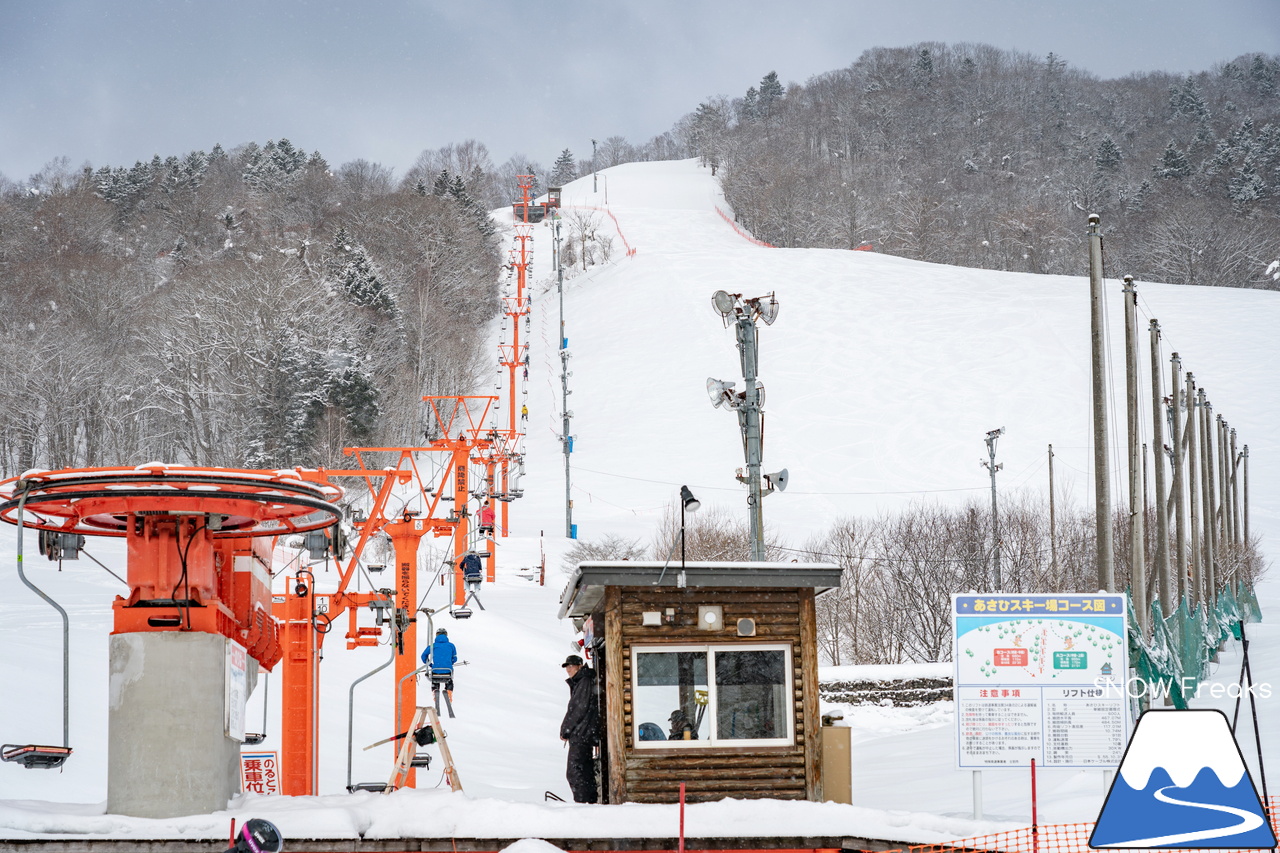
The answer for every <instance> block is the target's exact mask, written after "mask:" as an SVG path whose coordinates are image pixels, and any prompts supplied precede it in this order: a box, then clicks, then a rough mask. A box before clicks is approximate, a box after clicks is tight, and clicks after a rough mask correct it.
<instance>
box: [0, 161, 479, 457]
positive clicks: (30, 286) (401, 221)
mask: <svg viewBox="0 0 1280 853" xmlns="http://www.w3.org/2000/svg"><path fill="white" fill-rule="evenodd" d="M499 272H500V260H499V254H498V246H497V242H496V239H495V237H494V228H493V225H492V223H491V221H490V220H489V217H488V213H487V210H486V209H485V208H484V207H483V206H482V205H480V204H479V203H478V202H476V201H475V200H474V199H473V198H472V197H471V196H470V195H469V194H468V193H467V191H466V190H465V188H464V180H463V179H462V177H461V176H460V175H458V174H456V173H450V172H448V170H447V169H444V168H440V169H436V170H435V174H434V175H433V176H431V179H430V180H429V181H424V180H415V181H414V182H413V183H411V184H409V185H407V186H405V185H401V186H397V185H395V184H393V183H392V181H391V170H390V169H387V168H384V167H381V166H378V165H375V164H370V163H366V162H364V161H356V162H353V163H348V164H346V165H344V166H342V167H340V168H337V169H332V168H330V166H329V164H328V163H326V162H325V160H324V158H323V157H322V156H321V155H320V154H319V153H313V154H310V155H308V154H306V153H305V152H304V151H302V150H300V149H298V148H296V147H294V146H293V145H292V144H291V143H290V142H289V141H288V140H284V139H282V140H279V141H273V142H268V143H266V144H264V145H262V146H259V145H256V144H252V143H251V144H247V145H243V146H241V147H238V148H236V149H234V150H231V151H224V150H223V149H222V148H221V147H219V146H216V145H215V146H214V147H213V148H212V150H210V151H208V152H204V151H193V152H189V153H187V154H185V155H183V156H170V157H167V158H165V159H161V158H160V157H159V156H157V157H155V158H154V159H153V160H151V161H150V162H145V163H137V164H135V165H134V166H132V167H111V166H102V167H100V168H97V169H92V168H89V167H85V168H84V169H81V170H78V171H77V170H73V169H71V168H69V166H68V165H67V164H66V163H65V161H55V162H54V163H52V164H51V165H50V167H48V168H47V169H46V170H45V171H44V172H42V173H41V174H40V175H38V176H36V177H35V178H33V179H32V181H31V182H30V183H29V184H27V185H25V186H23V187H20V188H13V187H11V188H9V190H8V191H6V192H4V193H3V194H0V277H2V278H3V282H4V286H3V288H2V289H0V300H3V303H2V307H0V311H2V319H0V323H2V324H3V334H0V353H2V354H0V395H2V402H0V464H2V465H3V467H4V470H6V471H9V472H20V471H23V470H26V469H28V468H31V467H64V466H92V465H105V464H120V463H122V462H126V461H130V460H148V459H160V460H163V461H167V462H180V463H187V464H197V465H225V466H231V467H245V466H249V467H276V466H292V465H324V466H327V467H346V466H347V465H349V464H350V463H349V462H348V461H345V460H344V457H343V455H342V448H343V447H346V446H351V445H368V444H370V443H373V442H379V441H382V440H386V441H389V442H394V443H395V444H396V445H400V444H403V443H405V442H406V441H409V442H412V441H413V440H414V439H415V438H417V439H421V436H420V435H417V433H418V432H419V428H420V418H421V412H420V408H421V402H420V399H419V398H420V397H421V396H422V395H423V394H432V393H443V394H455V393H469V392H471V391H472V390H473V389H474V388H475V387H476V385H477V383H478V381H479V375H480V374H479V371H481V370H482V369H486V368H487V367H488V364H487V360H486V359H485V358H484V355H487V351H485V348H484V341H483V338H482V329H483V328H484V323H485V322H486V321H487V320H488V319H490V318H491V317H492V316H494V315H495V314H496V312H497V304H498V301H497V287H498V284H497V282H498V279H499Z"/></svg>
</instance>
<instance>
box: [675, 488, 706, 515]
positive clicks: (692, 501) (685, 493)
mask: <svg viewBox="0 0 1280 853" xmlns="http://www.w3.org/2000/svg"><path fill="white" fill-rule="evenodd" d="M680 500H681V501H682V502H683V503H682V506H683V507H684V510H685V512H697V511H698V507H700V506H702V501H700V500H698V499H697V498H695V497H694V496H693V492H691V491H689V487H688V486H681V487H680Z"/></svg>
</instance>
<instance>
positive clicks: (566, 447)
mask: <svg viewBox="0 0 1280 853" xmlns="http://www.w3.org/2000/svg"><path fill="white" fill-rule="evenodd" d="M554 216H555V219H554V222H555V229H554V233H555V243H556V248H555V255H556V273H557V275H556V293H557V294H558V295H559V297H560V342H559V352H560V412H561V420H560V445H561V449H562V450H563V451H564V535H565V538H567V539H577V538H578V537H577V536H576V535H575V533H576V531H575V530H574V526H573V492H572V491H571V478H570V468H569V454H570V453H573V436H572V435H570V434H569V420H570V419H571V418H572V417H573V412H571V411H569V359H570V358H571V357H572V355H571V353H570V352H569V349H568V347H569V338H568V337H567V336H566V335H565V333H564V264H562V263H561V262H560V212H559V211H556V212H555V213H554Z"/></svg>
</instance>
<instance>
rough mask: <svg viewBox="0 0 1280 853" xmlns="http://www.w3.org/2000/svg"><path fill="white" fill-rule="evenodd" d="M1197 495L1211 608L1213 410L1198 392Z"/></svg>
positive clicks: (1214, 584) (1214, 550)
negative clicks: (1201, 499) (1200, 504)
mask: <svg viewBox="0 0 1280 853" xmlns="http://www.w3.org/2000/svg"><path fill="white" fill-rule="evenodd" d="M1199 402H1200V491H1201V493H1202V494H1203V501H1204V504H1203V507H1202V509H1203V510H1204V512H1203V514H1202V517H1201V519H1200V522H1201V524H1203V525H1204V532H1203V534H1202V535H1201V539H1203V540H1204V542H1203V545H1204V600H1205V602H1206V603H1207V604H1208V605H1209V606H1210V607H1212V606H1213V604H1214V602H1215V601H1216V600H1217V597H1218V596H1217V593H1218V587H1217V581H1218V579H1217V573H1216V572H1215V571H1214V564H1213V561H1214V557H1215V556H1216V553H1217V548H1216V547H1215V544H1216V543H1215V542H1214V517H1215V516H1216V515H1217V513H1216V511H1215V504H1216V500H1215V496H1214V494H1213V428H1212V424H1213V407H1212V406H1211V405H1209V398H1208V395H1206V394H1205V391H1204V389H1203V388H1201V389H1200V396H1199Z"/></svg>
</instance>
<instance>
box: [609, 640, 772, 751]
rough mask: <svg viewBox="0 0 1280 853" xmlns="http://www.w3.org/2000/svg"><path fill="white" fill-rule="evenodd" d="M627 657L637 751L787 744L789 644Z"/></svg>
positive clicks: (667, 649) (660, 650)
mask: <svg viewBox="0 0 1280 853" xmlns="http://www.w3.org/2000/svg"><path fill="white" fill-rule="evenodd" d="M632 654H633V666H632V672H634V673H635V676H634V678H635V682H634V684H633V685H632V703H633V708H634V714H633V720H634V726H635V731H634V732H633V738H634V740H633V743H635V745H636V746H637V747H638V748H641V749H645V748H649V749H652V748H669V747H672V746H678V747H706V746H786V745H790V744H791V743H792V741H793V737H792V734H793V731H794V728H795V727H794V725H793V721H792V715H791V703H790V702H788V701H787V699H788V697H789V696H790V695H791V676H790V673H791V647H790V646H789V645H776V646H766V645H759V646H757V645H750V646H744V645H741V644H734V645H724V646H716V645H706V646H678V647H673V646H648V647H643V646H638V647H634V648H633V650H632Z"/></svg>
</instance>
